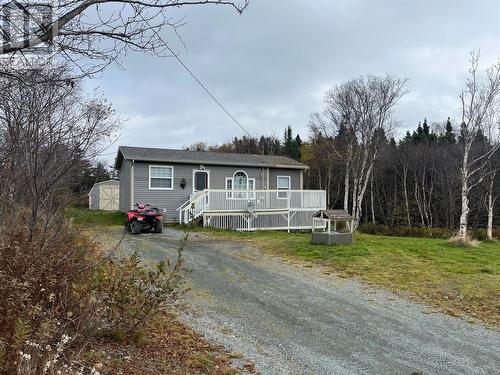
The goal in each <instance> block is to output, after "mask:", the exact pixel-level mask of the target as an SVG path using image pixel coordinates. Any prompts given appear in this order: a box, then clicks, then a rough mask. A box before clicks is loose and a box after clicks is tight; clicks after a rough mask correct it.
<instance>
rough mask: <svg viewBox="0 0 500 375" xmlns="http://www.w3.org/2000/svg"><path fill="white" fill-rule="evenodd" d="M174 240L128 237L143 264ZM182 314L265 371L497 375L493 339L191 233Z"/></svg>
mask: <svg viewBox="0 0 500 375" xmlns="http://www.w3.org/2000/svg"><path fill="white" fill-rule="evenodd" d="M180 236H181V233H180V232H178V231H176V230H173V229H165V231H164V232H163V233H162V234H160V235H158V234H151V235H147V234H143V235H141V236H131V235H127V236H126V238H125V239H124V247H125V248H126V249H127V250H137V251H139V253H141V254H142V255H143V256H145V257H146V258H148V259H151V260H160V259H163V258H164V257H165V256H171V255H172V254H174V253H175V248H176V246H177V244H178V240H179V238H180ZM185 258H186V264H187V266H188V267H189V268H190V269H191V270H192V272H190V273H189V275H188V282H189V284H190V286H191V287H192V288H193V290H192V291H191V292H190V293H188V295H187V297H186V298H187V301H188V302H189V304H190V305H191V307H192V310H193V311H194V313H192V314H190V315H189V316H186V317H184V319H185V320H186V321H187V322H188V323H189V324H190V325H192V326H193V327H194V328H195V329H196V330H198V331H199V332H202V333H204V334H205V336H206V337H208V338H209V339H212V340H214V341H216V342H218V343H221V344H223V345H225V346H226V347H227V348H228V349H229V350H232V351H236V352H241V353H244V354H245V356H246V357H247V358H249V359H251V360H252V361H253V362H254V363H255V365H256V367H257V369H258V370H259V371H260V372H262V373H263V374H408V375H409V374H412V373H423V374H500V371H499V369H500V333H499V332H498V331H494V330H490V329H487V328H484V327H482V326H480V325H475V324H471V323H466V322H464V321H462V320H460V319H456V318H453V317H449V316H446V315H443V314H440V313H436V312H433V311H432V309H430V308H428V307H426V306H423V305H419V304H416V303H414V302H410V301H408V300H405V299H402V298H401V297H398V296H396V295H394V294H391V293H388V292H385V291H382V290H378V289H375V288H372V287H369V286H366V285H363V284H361V283H358V282H356V281H352V280H346V279H340V278H337V277H335V276H333V275H323V274H322V273H321V271H320V270H316V269H313V268H306V267H304V266H302V265H300V264H297V265H290V264H287V263H285V262H284V261H281V260H279V259H277V258H270V257H268V256H265V255H263V254H262V253H261V252H260V251H259V250H258V249H255V248H252V247H250V246H248V245H242V244H240V243H234V242H230V241H216V240H214V239H211V238H210V237H208V236H206V235H204V234H200V233H194V234H192V235H191V238H190V240H189V242H188V245H187V247H186V252H185Z"/></svg>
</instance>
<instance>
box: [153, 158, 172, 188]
mask: <svg viewBox="0 0 500 375" xmlns="http://www.w3.org/2000/svg"><path fill="white" fill-rule="evenodd" d="M151 167H159V168H170V169H171V170H172V177H171V180H172V184H171V187H169V188H158V187H156V188H155V187H151ZM148 177H149V178H148V179H149V190H174V166H173V165H157V164H150V165H149V176H148Z"/></svg>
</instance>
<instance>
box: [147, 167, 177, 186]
mask: <svg viewBox="0 0 500 375" xmlns="http://www.w3.org/2000/svg"><path fill="white" fill-rule="evenodd" d="M173 179H174V167H170V166H163V165H150V166H149V188H150V189H158V190H172V189H173Z"/></svg>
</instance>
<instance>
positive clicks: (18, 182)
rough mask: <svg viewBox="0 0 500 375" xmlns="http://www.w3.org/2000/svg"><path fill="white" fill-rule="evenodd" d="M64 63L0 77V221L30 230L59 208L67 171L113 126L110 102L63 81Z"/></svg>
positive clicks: (47, 222) (46, 223)
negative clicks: (18, 75) (86, 93)
mask: <svg viewBox="0 0 500 375" xmlns="http://www.w3.org/2000/svg"><path fill="white" fill-rule="evenodd" d="M67 74H68V73H67V69H66V68H65V67H64V66H60V67H55V68H50V69H46V70H33V71H30V72H29V73H27V74H26V75H25V76H24V77H23V82H21V81H19V80H16V79H2V80H0V91H1V92H2V96H1V97H0V203H1V204H0V207H1V209H0V224H3V225H5V224H6V221H8V220H9V219H12V216H13V215H15V216H16V218H15V220H14V222H15V223H16V225H18V226H22V227H23V228H26V229H27V230H28V231H29V233H35V232H36V230H37V226H38V225H42V226H43V227H46V228H48V227H53V226H54V223H55V222H56V221H57V219H58V217H60V216H61V215H62V214H63V212H62V210H63V209H64V207H65V202H66V201H67V199H69V196H68V194H67V191H68V187H69V185H70V179H71V177H72V176H73V175H74V173H72V172H73V171H74V170H75V169H77V168H78V166H79V164H80V163H81V161H82V159H83V158H85V157H86V158H90V157H92V156H94V155H96V154H98V153H99V152H100V151H101V149H102V148H101V147H102V144H103V141H106V140H107V139H109V137H110V136H111V134H112V133H113V131H114V130H115V129H116V127H117V125H118V123H119V122H118V121H117V119H116V118H115V116H114V112H113V109H112V107H111V106H110V104H109V103H107V102H106V100H104V99H103V98H100V97H92V98H88V97H87V96H86V95H84V94H83V91H82V89H81V87H80V84H79V83H78V82H74V81H69V82H64V78H65V77H67Z"/></svg>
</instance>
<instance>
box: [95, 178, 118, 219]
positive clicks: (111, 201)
mask: <svg viewBox="0 0 500 375" xmlns="http://www.w3.org/2000/svg"><path fill="white" fill-rule="evenodd" d="M119 190H120V183H119V182H118V181H117V180H107V181H102V182H98V183H96V184H94V186H92V189H90V191H89V194H88V196H89V208H90V209H91V210H104V211H118V210H119V200H120V192H119Z"/></svg>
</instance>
